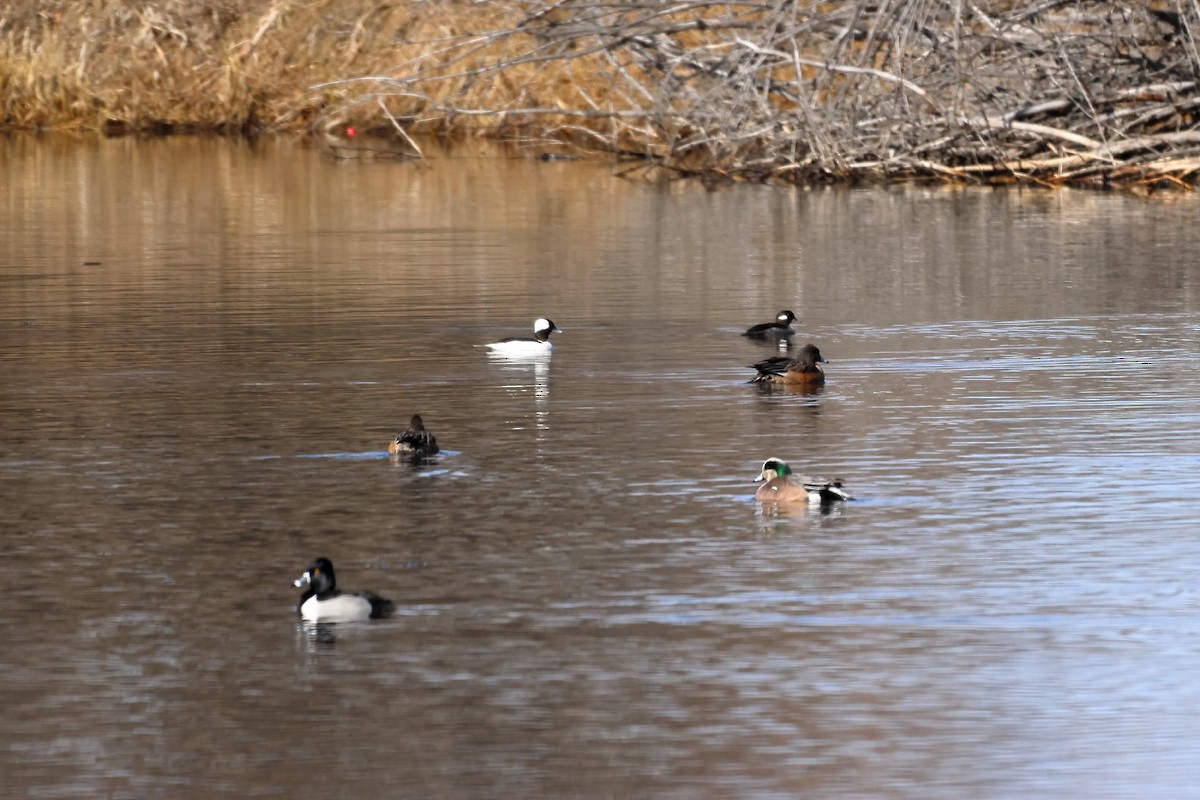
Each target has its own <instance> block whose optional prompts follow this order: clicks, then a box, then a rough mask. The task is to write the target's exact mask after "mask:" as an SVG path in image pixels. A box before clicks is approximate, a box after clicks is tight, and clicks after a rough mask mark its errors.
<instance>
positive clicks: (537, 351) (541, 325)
mask: <svg viewBox="0 0 1200 800" xmlns="http://www.w3.org/2000/svg"><path fill="white" fill-rule="evenodd" d="M551 333H562V331H561V330H559V328H558V326H557V325H555V324H554V322H553V320H548V319H545V318H544V317H542V318H538V319H536V320H534V323H533V336H532V337H528V336H523V337H522V336H513V337H510V338H508V339H501V340H500V341H498V342H491V343H490V344H486V345H484V347H486V348H487V349H488V350H489V351H491V352H493V353H495V354H497V355H503V356H536V355H544V354H548V353H549V352H550V351H551V350H552V349H553V346H552V345H551V344H550V334H551Z"/></svg>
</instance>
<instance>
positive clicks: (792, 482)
mask: <svg viewBox="0 0 1200 800" xmlns="http://www.w3.org/2000/svg"><path fill="white" fill-rule="evenodd" d="M754 480H755V481H756V482H758V481H765V483H763V485H762V486H760V487H758V491H756V492H755V493H754V499H755V500H757V501H758V502H760V503H789V504H790V503H808V504H810V505H822V506H824V505H828V504H830V503H837V502H840V501H842V500H853V499H854V498H853V497H851V496H850V495H849V494H848V493H847V492H846V490H845V489H843V488H842V481H841V480H840V479H838V478H834V479H832V480H829V479H827V478H802V477H799V476H793V475H792V468H791V467H790V466H788V464H787V462H786V461H783V460H782V459H779V458H768V459H767V460H766V461H764V462H763V465H762V471H761V472H760V473H759V476H758V477H757V478H755V479H754Z"/></svg>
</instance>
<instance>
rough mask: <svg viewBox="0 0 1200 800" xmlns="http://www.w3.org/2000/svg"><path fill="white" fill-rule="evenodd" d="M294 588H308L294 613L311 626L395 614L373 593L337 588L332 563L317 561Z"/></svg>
mask: <svg viewBox="0 0 1200 800" xmlns="http://www.w3.org/2000/svg"><path fill="white" fill-rule="evenodd" d="M293 585H294V586H296V588H301V587H307V588H306V589H305V591H304V594H302V595H301V596H300V603H299V604H298V605H297V606H296V610H297V611H298V612H299V614H300V616H301V617H303V618H304V619H306V620H310V621H313V622H349V621H353V620H361V619H369V618H371V617H386V616H387V615H388V614H390V613H392V611H394V610H395V608H396V606H395V604H394V603H392V601H391V600H388V599H387V598H385V597H380V596H379V595H377V594H375V593H374V592H343V591H339V590H338V588H337V578H336V577H335V576H334V573H333V562H332V561H330V560H329V559H328V558H318V559H316V560H314V561H313V563H312V564H311V565H309V568H308V569H307V570H306V571H305V572H304V574H303V575H301V576H300V577H299V578H297V579H296V580H295V582H294V583H293Z"/></svg>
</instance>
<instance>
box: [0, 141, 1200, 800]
mask: <svg viewBox="0 0 1200 800" xmlns="http://www.w3.org/2000/svg"><path fill="white" fill-rule="evenodd" d="M0 162H2V168H3V175H4V180H3V183H2V184H0V237H2V240H3V245H4V246H3V248H2V249H0V525H2V528H0V535H2V536H3V541H4V544H5V553H6V559H5V563H6V569H5V580H4V590H5V594H4V596H5V601H6V603H5V605H6V611H5V614H4V615H3V619H4V630H5V646H4V653H3V656H2V657H0V658H2V663H3V671H4V681H3V692H4V697H5V703H4V705H5V714H4V723H3V726H0V794H2V795H3V796H5V797H24V796H28V797H50V798H59V797H86V798H91V797H114V798H185V799H186V798H209V797H215V796H236V797H298V796H312V797H422V798H426V797H445V798H462V797H487V798H528V797H579V798H592V797H595V798H601V797H605V798H607V797H670V798H696V797H714V798H716V797H739V798H774V797H780V798H783V797H838V798H850V797H863V798H875V797H887V798H963V797H988V798H1027V797H1055V798H1079V797H1119V798H1143V797H1162V798H1180V797H1195V796H1197V795H1196V792H1197V786H1200V738H1198V737H1197V735H1196V731H1197V709H1198V708H1200V680H1198V679H1197V676H1198V674H1200V673H1198V672H1197V664H1198V663H1200V535H1198V534H1200V401H1197V386H1198V385H1200V269H1198V267H1197V263H1196V253H1197V252H1200V215H1198V211H1200V206H1197V204H1196V201H1193V200H1191V199H1182V200H1175V201H1165V200H1155V199H1152V200H1149V201H1147V200H1138V199H1131V198H1125V197H1116V196H1107V195H1099V194H1077V193H1070V192H1060V193H1029V192H1018V191H1006V192H993V191H950V190H943V189H918V188H911V189H906V190H894V191H892V190H878V189H872V190H869V191H824V192H800V191H794V190H790V189H782V190H781V189H769V188H757V187H741V188H736V189H730V190H722V191H717V192H706V191H705V190H704V189H703V188H701V187H698V186H695V185H690V184H671V185H666V186H657V185H646V184H643V183H640V182H636V181H634V182H630V181H626V180H621V179H616V178H614V177H613V169H612V168H611V166H609V165H596V164H582V163H541V162H536V161H531V160H525V159H520V158H504V157H500V156H498V155H496V154H480V153H475V152H472V153H458V152H451V153H446V154H442V155H440V156H439V157H437V158H433V159H430V160H429V161H426V162H424V163H416V164H412V163H392V162H383V161H366V160H351V161H346V162H335V161H330V160H323V159H321V158H320V157H318V156H317V155H315V154H314V153H313V152H312V151H311V150H308V149H304V148H302V147H298V146H292V145H288V144H279V143H265V144H258V145H247V144H236V143H231V142H225V141H206V140H167V141H134V140H115V141H93V140H79V141H57V140H31V139H23V138H20V139H9V140H2V141H0ZM783 308H790V309H793V310H795V311H796V313H797V314H798V315H799V317H800V323H799V328H800V330H801V331H802V332H801V334H800V336H799V337H798V338H799V340H800V341H801V342H803V341H812V342H815V343H817V344H818V345H819V346H820V347H821V350H822V352H823V353H824V355H825V356H826V357H827V358H828V359H829V361H830V363H829V364H828V365H827V367H828V369H827V372H828V376H829V379H828V384H827V385H826V386H825V388H824V389H823V390H822V391H819V392H816V393H812V394H802V393H789V392H782V391H776V392H764V391H761V390H759V389H758V388H756V387H755V386H751V385H748V384H747V383H746V381H747V379H748V378H750V377H751V376H752V375H753V370H750V369H747V367H746V365H747V364H750V363H751V362H753V361H756V360H759V359H761V358H764V357H766V356H768V355H771V354H772V353H773V352H774V350H773V349H772V348H771V347H770V346H769V345H763V344H757V343H755V342H752V341H750V340H747V339H745V338H743V337H741V336H739V335H738V334H739V331H741V330H742V329H744V328H745V327H747V326H748V325H750V324H752V323H756V322H762V321H766V320H768V319H770V318H772V317H773V316H774V314H775V312H777V311H778V310H780V309H783ZM538 316H548V317H550V318H552V319H553V320H554V321H555V322H557V323H558V325H559V327H561V328H562V329H563V331H564V332H563V333H562V334H561V335H556V336H555V339H554V343H555V350H554V355H553V357H552V358H551V359H549V360H547V361H541V362H504V361H495V360H491V359H489V357H488V356H487V355H486V353H485V351H484V350H482V349H481V348H479V347H478V345H480V344H482V343H484V342H487V341H489V340H492V339H495V338H499V337H501V336H511V335H520V334H522V333H524V332H526V331H528V329H529V328H530V325H531V322H532V320H533V319H534V318H535V317H538ZM413 413H421V414H422V415H423V416H424V418H425V421H426V424H427V425H428V426H429V427H430V429H431V430H433V431H434V432H435V433H436V434H437V436H438V438H439V440H440V442H441V444H442V447H443V448H444V452H443V453H442V454H441V455H440V456H438V457H437V458H436V459H434V460H433V461H431V462H430V463H428V464H424V465H418V466H413V465H410V464H407V463H397V462H394V461H392V460H390V459H389V458H388V457H387V454H386V445H387V443H388V441H389V440H390V438H391V437H392V436H393V435H394V434H395V432H396V431H397V430H399V429H400V428H402V427H403V426H404V424H405V422H406V421H407V419H408V417H409V416H411V415H412V414H413ZM769 456H778V457H780V458H784V459H786V460H788V461H790V462H792V464H793V465H794V466H795V467H796V469H797V470H798V471H800V472H817V473H824V474H832V475H838V476H841V477H843V478H844V479H845V481H846V483H847V486H848V488H850V489H851V490H852V492H853V493H854V494H855V495H856V496H857V497H858V500H856V501H855V502H852V503H848V504H846V505H845V506H844V507H843V508H837V509H833V510H831V511H830V513H824V514H823V513H819V512H818V511H809V510H807V509H800V510H789V509H784V510H782V511H780V510H776V509H760V508H758V507H757V506H756V504H755V503H754V502H753V500H752V496H753V491H754V488H755V486H754V484H753V483H752V482H751V481H752V479H753V478H754V477H755V475H756V474H757V472H758V469H759V466H760V465H761V463H762V461H763V460H764V459H765V458H767V457H769ZM317 555H326V556H328V557H330V558H332V559H333V560H334V563H335V564H336V565H337V569H338V576H339V579H340V583H341V584H342V585H344V586H346V587H347V588H355V587H362V588H371V589H374V590H375V591H377V592H380V593H382V594H385V595H387V596H388V597H390V598H392V599H393V600H394V601H396V603H397V605H398V607H399V610H398V612H397V614H396V615H395V616H393V617H392V618H390V619H386V620H380V621H373V622H370V623H359V624H344V625H333V626H321V627H309V626H306V625H304V624H301V623H300V622H299V621H298V619H297V618H296V615H295V602H296V599H297V594H296V590H294V589H293V588H292V585H291V581H292V580H293V579H294V578H295V577H297V575H298V574H299V573H300V572H301V571H303V569H304V568H305V567H306V566H307V565H308V562H309V561H310V560H311V559H312V558H313V557H314V556H317Z"/></svg>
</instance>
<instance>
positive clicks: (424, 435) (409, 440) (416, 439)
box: [388, 414, 438, 459]
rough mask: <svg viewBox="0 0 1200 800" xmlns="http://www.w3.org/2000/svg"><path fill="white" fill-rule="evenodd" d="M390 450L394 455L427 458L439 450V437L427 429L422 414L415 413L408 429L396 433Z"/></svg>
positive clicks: (389, 447) (389, 446)
mask: <svg viewBox="0 0 1200 800" xmlns="http://www.w3.org/2000/svg"><path fill="white" fill-rule="evenodd" d="M388 452H389V453H391V454H392V455H394V456H397V455H399V456H406V457H408V458H413V459H417V458H425V457H427V456H431V455H434V454H435V453H437V452H438V443H437V437H435V436H434V435H433V434H432V433H430V432H429V431H427V430H425V422H424V420H422V419H421V415H420V414H413V417H412V419H411V420H410V421H409V423H408V429H407V430H405V431H404V432H402V433H398V434H396V438H395V440H394V441H393V442H392V443H391V444H389V445H388Z"/></svg>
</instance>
